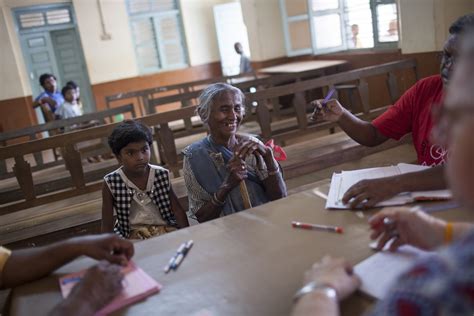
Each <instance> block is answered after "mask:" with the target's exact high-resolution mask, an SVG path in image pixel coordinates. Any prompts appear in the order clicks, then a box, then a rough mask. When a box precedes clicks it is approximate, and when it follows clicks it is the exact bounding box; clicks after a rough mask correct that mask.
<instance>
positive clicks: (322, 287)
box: [293, 282, 337, 303]
mask: <svg viewBox="0 0 474 316" xmlns="http://www.w3.org/2000/svg"><path fill="white" fill-rule="evenodd" d="M315 291H321V292H322V293H323V294H324V295H325V296H327V297H328V298H331V299H334V300H336V301H337V292H336V290H335V289H334V288H333V287H332V286H330V285H327V284H320V283H316V282H309V283H308V284H306V285H305V286H303V287H302V288H301V289H299V290H298V292H296V293H295V295H294V296H293V303H296V302H298V301H299V300H300V299H301V298H302V297H303V296H305V295H306V294H309V293H312V292H315Z"/></svg>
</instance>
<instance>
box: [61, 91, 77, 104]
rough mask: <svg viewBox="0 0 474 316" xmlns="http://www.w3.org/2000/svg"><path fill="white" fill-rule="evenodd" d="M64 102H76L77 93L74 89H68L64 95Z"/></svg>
mask: <svg viewBox="0 0 474 316" xmlns="http://www.w3.org/2000/svg"><path fill="white" fill-rule="evenodd" d="M64 100H66V101H67V102H69V103H74V102H76V100H77V93H76V90H75V89H69V90H67V91H66V94H65V95H64Z"/></svg>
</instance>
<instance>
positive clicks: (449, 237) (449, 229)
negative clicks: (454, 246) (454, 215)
mask: <svg viewBox="0 0 474 316" xmlns="http://www.w3.org/2000/svg"><path fill="white" fill-rule="evenodd" d="M451 241H453V223H451V222H447V223H446V226H445V227H444V242H445V243H447V244H449V243H450V242H451Z"/></svg>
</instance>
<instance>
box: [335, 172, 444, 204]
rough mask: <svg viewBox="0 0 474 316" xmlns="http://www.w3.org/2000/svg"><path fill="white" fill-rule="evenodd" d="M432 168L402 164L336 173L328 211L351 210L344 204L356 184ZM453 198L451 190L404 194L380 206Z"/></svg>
mask: <svg viewBox="0 0 474 316" xmlns="http://www.w3.org/2000/svg"><path fill="white" fill-rule="evenodd" d="M427 168H430V167H427V166H420V165H410V164H405V163H400V164H398V165H397V166H390V167H380V168H369V169H359V170H353V171H342V172H341V173H334V174H333V176H332V179H331V186H330V188H329V194H328V199H327V201H326V208H327V209H349V206H347V205H345V204H343V203H342V197H343V196H344V193H345V192H346V191H347V190H348V189H349V188H350V187H351V186H353V185H354V184H356V183H357V182H359V181H361V180H365V179H378V178H385V177H391V176H395V175H400V174H403V173H410V172H417V171H421V170H424V169H427ZM450 198H452V194H451V191H450V190H436V191H419V192H403V193H400V194H398V195H397V196H394V197H393V198H391V199H388V200H385V201H383V202H381V203H378V204H377V205H376V207H380V206H395V205H403V204H407V203H411V202H414V201H416V200H446V199H450Z"/></svg>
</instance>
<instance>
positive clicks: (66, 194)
mask: <svg viewBox="0 0 474 316" xmlns="http://www.w3.org/2000/svg"><path fill="white" fill-rule="evenodd" d="M401 63H402V64H404V63H407V62H401ZM392 64H393V63H392ZM407 64H409V63H407ZM410 65H413V64H410ZM381 67H384V69H385V70H388V71H393V69H392V68H393V67H395V68H396V67H401V65H396V66H393V65H390V67H389V66H387V65H382V66H381ZM369 68H370V67H369ZM401 69H404V68H403V67H401ZM369 70H370V71H367V69H363V70H362V71H360V70H359V73H358V72H357V71H351V72H347V73H346V76H347V77H343V78H340V79H337V78H334V77H332V78H330V79H331V81H329V83H335V82H344V80H343V79H344V78H345V79H347V80H356V79H357V78H358V79H357V80H359V81H360V82H359V85H362V86H364V83H363V80H361V78H362V79H364V77H363V76H362V75H361V73H365V74H367V73H369V74H373V73H374V72H375V73H377V72H376V71H375V70H373V69H369ZM379 73H381V74H384V72H379ZM341 77H342V76H341ZM353 78H356V79H353ZM336 79H337V80H336ZM310 81H311V82H312V83H313V85H304V86H300V85H301V84H302V83H303V82H297V83H293V84H289V85H283V86H281V87H279V89H281V90H282V91H280V90H277V88H271V89H269V90H271V93H267V94H263V93H262V94H261V95H258V96H259V98H257V99H258V100H266V99H267V98H273V97H274V96H279V95H283V93H287V94H289V93H291V92H292V90H291V87H296V88H297V90H296V91H297V93H300V92H303V91H306V90H305V89H312V88H314V87H321V86H324V84H323V83H321V80H319V81H318V79H314V80H310ZM326 83H327V82H326ZM367 89H368V87H367V85H366V86H365V88H362V89H361V91H362V93H368V92H367ZM392 91H393V92H395V91H396V90H395V89H392ZM257 93H259V92H257ZM251 95H252V94H247V97H248V98H251ZM261 105H264V106H265V104H264V103H263V102H260V103H259V106H261ZM369 108H370V107H369ZM177 113H178V114H179V116H178V117H179V118H181V119H182V118H183V117H187V116H191V115H193V113H194V106H189V107H186V108H182V109H178V110H176V111H169V112H164V113H157V114H152V115H148V116H145V117H143V118H141V120H142V121H143V122H144V123H145V124H147V125H149V126H158V127H159V128H158V129H157V133H156V134H155V139H157V140H158V141H159V142H162V143H163V144H164V147H165V148H167V149H168V153H169V157H166V162H167V164H168V165H169V166H170V169H172V171H173V172H174V173H175V174H176V172H178V173H179V169H180V159H179V157H178V155H177V150H176V143H175V140H176V139H175V137H174V133H173V131H172V130H171V128H170V122H173V121H175V120H176V118H177V116H176V115H177ZM362 114H363V115H366V113H362ZM369 114H370V111H369ZM305 115H306V114H305ZM293 120H294V119H293ZM281 122H283V121H279V123H281ZM290 123H291V122H290ZM285 124H287V122H286V123H285ZM295 126H297V127H296V128H297V129H298V133H296V135H300V134H301V133H300V131H299V130H300V129H301V127H300V126H299V125H295ZM316 126H319V127H320V128H321V129H322V128H324V129H326V128H328V126H329V125H328V124H318V125H316ZM114 127H115V124H108V125H104V126H99V127H94V128H90V129H87V130H83V131H76V132H72V133H69V134H68V135H57V136H53V137H50V138H47V139H41V140H36V141H30V142H28V143H26V144H17V145H10V146H7V147H5V148H0V159H8V158H13V159H15V162H16V165H15V175H16V179H17V181H18V183H19V188H17V189H16V191H17V192H16V194H18V192H20V194H21V200H19V199H18V196H17V197H15V198H12V197H11V196H12V195H11V194H12V192H10V193H9V195H8V196H10V200H9V202H8V203H9V205H5V204H4V203H2V204H3V205H2V206H0V216H7V215H8V216H12V217H11V218H14V214H15V213H18V214H23V213H22V212H25V213H24V214H25V215H24V216H25V217H24V218H25V220H24V221H23V223H24V224H25V227H27V228H25V229H26V231H28V229H30V230H31V229H33V230H34V225H29V226H28V225H27V223H29V222H28V220H27V218H28V216H27V215H28V214H30V215H31V214H37V213H38V211H37V213H34V212H33V213H31V212H30V213H28V209H31V208H34V207H36V206H40V205H43V207H40V208H38V209H40V210H43V211H44V210H60V209H61V207H54V205H53V204H55V203H58V204H59V203H61V202H60V201H62V200H65V199H70V198H75V197H78V196H82V195H85V196H88V195H89V194H94V192H97V191H98V190H100V188H101V182H102V177H103V175H105V174H106V173H107V172H109V171H111V170H113V169H114V168H116V165H113V164H112V165H107V166H104V168H102V169H97V170H94V173H89V172H87V170H85V168H84V167H83V166H82V162H81V154H80V152H79V151H78V150H77V149H76V144H77V143H80V142H82V141H86V140H91V139H95V138H102V137H106V136H108V135H109V134H110V132H111V131H112V129H113V128H114ZM271 127H273V126H271ZM294 128H295V127H293V129H294ZM315 130H316V128H313V130H311V131H310V132H314V131H315ZM270 131H271V132H273V131H272V130H271V129H270ZM285 131H286V132H288V130H285ZM303 132H305V133H307V132H309V129H308V128H306V129H303ZM258 133H259V134H261V135H262V134H263V129H262V130H261V131H260V129H259V130H258ZM270 135H272V136H273V134H272V133H270ZM275 135H276V136H280V134H275ZM284 139H286V138H284ZM396 145H397V143H396V142H392V141H389V142H387V143H385V144H384V145H383V146H379V147H374V148H366V147H363V146H360V145H358V144H356V143H355V142H354V141H352V140H350V139H349V138H348V137H347V136H346V135H344V134H337V135H329V136H327V137H325V138H321V139H318V140H317V141H308V143H307V144H304V145H301V144H294V145H290V146H286V147H285V148H286V150H287V152H288V154H289V156H290V159H289V160H288V161H287V162H284V163H282V166H283V168H284V171H285V178H287V179H291V178H292V177H296V176H298V175H301V174H307V173H308V172H312V171H316V170H318V168H321V167H328V166H331V165H332V164H333V163H336V162H337V163H340V162H343V161H348V160H351V159H354V158H358V157H359V158H360V157H363V156H364V155H367V154H370V153H373V152H376V151H378V150H383V149H386V148H390V147H393V146H396ZM57 147H62V148H63V152H64V153H65V155H64V157H63V158H64V161H65V164H66V166H67V171H66V169H65V170H64V173H65V175H66V176H64V177H63V178H59V179H55V180H53V181H51V182H46V183H42V184H41V185H43V187H42V191H41V190H40V187H39V184H38V185H37V184H36V183H34V182H33V175H32V170H31V168H30V166H29V164H28V163H27V162H26V161H25V158H24V157H25V155H28V154H31V153H34V152H37V151H41V150H48V149H51V148H57ZM173 155H174V156H173ZM173 157H175V160H174V161H175V162H173V161H172V159H173ZM173 163H174V166H173ZM173 185H175V186H176V188H175V190H177V191H179V192H184V193H180V194H178V196H179V197H180V198H181V200H182V201H183V199H185V196H186V195H185V190H184V184H183V181H182V178H176V179H173ZM89 198H90V197H89ZM0 200H1V201H5V200H8V199H7V195H5V194H4V193H1V194H0ZM91 201H93V199H91ZM88 203H89V202H88ZM90 203H92V202H90ZM84 207H85V209H86V210H90V208H88V207H89V206H87V207H86V206H84ZM95 208H96V210H100V209H98V208H97V205H96V206H95ZM43 211H41V212H43ZM80 212H81V211H78V213H80ZM55 214H56V215H55V216H57V221H58V222H57V225H53V226H48V227H55V228H54V229H56V230H62V229H65V230H64V233H66V232H70V231H71V229H72V230H74V229H73V227H86V226H87V223H77V222H75V221H76V219H75V218H74V217H70V216H65V215H64V214H62V213H61V211H58V212H56V213H55ZM94 216H97V215H94ZM53 217H54V216H53ZM49 221H54V220H53V218H52V217H50V218H49ZM14 223H15V221H14V220H12V225H13V224H14ZM34 223H35V224H38V222H34ZM38 225H39V224H38ZM78 225H79V226H78ZM82 225H86V226H82ZM5 227H7V225H6V226H5ZM9 227H13V226H9ZM28 227H29V228H28ZM32 227H33V228H32ZM95 227H97V225H96V226H95ZM17 229H19V227H18V226H17ZM51 229H52V230H54V229H53V228H51ZM81 229H83V228H81ZM74 231H75V230H74ZM13 232H14V229H13V228H11V231H10V232H9V233H13ZM44 233H48V234H55V232H54V231H51V232H50V231H39V232H38V231H37V230H36V232H35V233H34V234H36V235H42V234H44ZM25 234H26V233H25ZM30 234H31V232H30ZM0 235H2V234H0ZM23 236H26V235H23ZM17 237H18V236H17ZM26 238H28V237H26Z"/></svg>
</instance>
